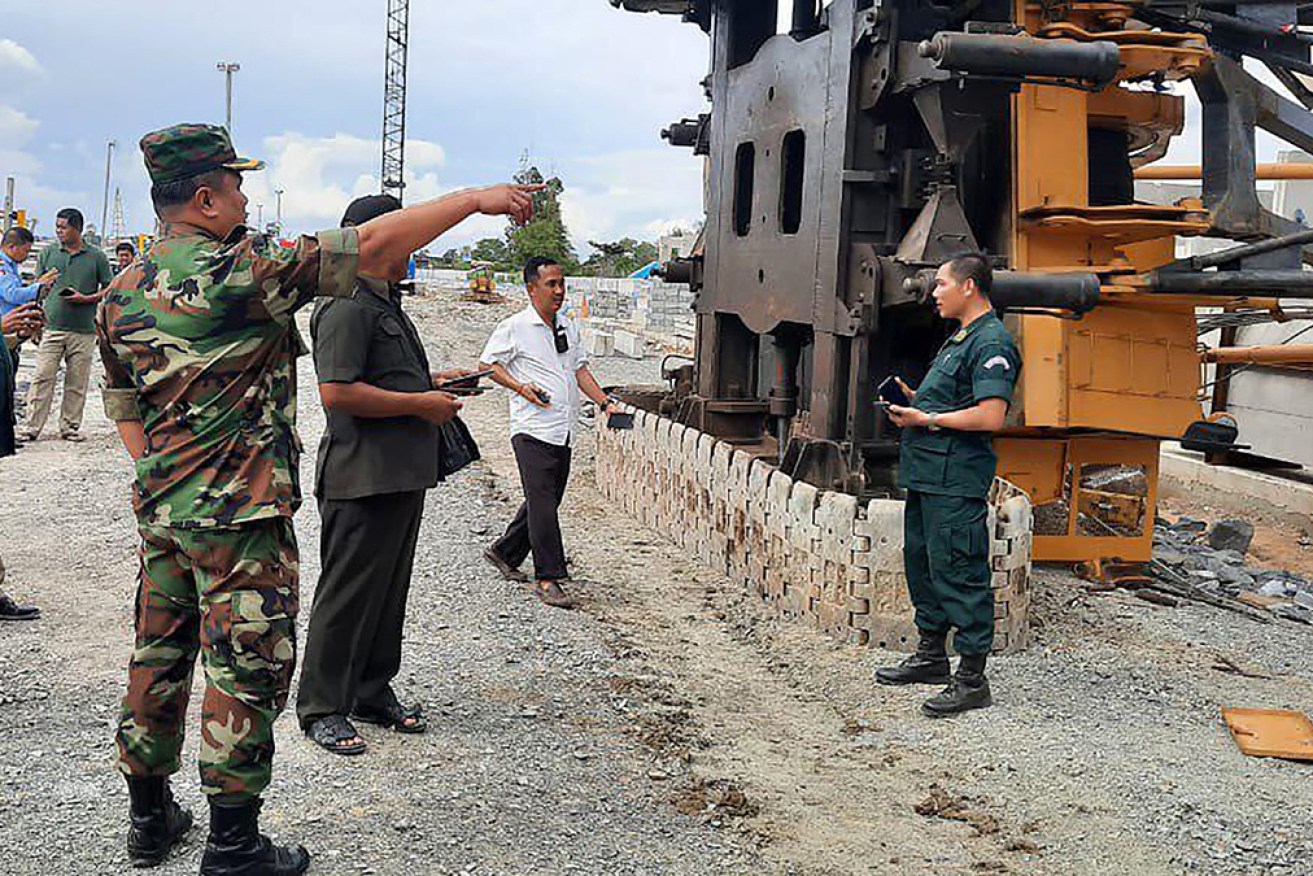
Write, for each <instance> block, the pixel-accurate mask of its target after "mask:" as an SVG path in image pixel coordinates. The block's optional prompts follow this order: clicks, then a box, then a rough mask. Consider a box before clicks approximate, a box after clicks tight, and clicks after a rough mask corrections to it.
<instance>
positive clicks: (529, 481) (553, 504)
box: [492, 435, 570, 581]
mask: <svg viewBox="0 0 1313 876" xmlns="http://www.w3.org/2000/svg"><path fill="white" fill-rule="evenodd" d="M511 447H512V448H513V449H514V450H515V462H516V463H517V464H518V465H519V467H520V484H521V486H523V487H524V504H523V505H521V506H520V510H519V511H518V512H516V514H515V519H514V520H512V521H511V525H510V526H508V527H506V534H505V535H503V536H502V537H501V538H500V539H498V540H497V543H496V544H494V545H493V546H492V549H493V552H494V553H496V554H497V556H499V557H501V558H502V559H503V560H505V561H506V562H507V563H509V564H510V565H511V566H512V567H514V568H519V566H520V564H521V563H523V562H524V560H525V558H526V557H528V556H529V553H530V552H532V553H533V573H534V577H535V578H537V579H538V580H539V581H561V580H563V579H565V578H567V577H569V575H568V573H567V572H566V570H565V545H564V544H563V543H562V541H561V521H560V518H559V517H558V516H557V509H558V508H560V506H561V499H562V498H564V497H565V485H566V483H567V482H568V481H569V480H570V448H569V447H568V446H566V447H558V446H556V445H555V444H548V443H547V442H546V441H539V440H538V439H537V438H530V437H529V436H528V435H515V436H513V437H512V438H511Z"/></svg>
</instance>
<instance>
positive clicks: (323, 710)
mask: <svg viewBox="0 0 1313 876" xmlns="http://www.w3.org/2000/svg"><path fill="white" fill-rule="evenodd" d="M400 209H401V202H400V201H398V200H397V199H396V198H394V197H392V196H391V195H371V196H369V197H364V198H358V199H357V200H355V201H353V202H352V203H351V205H350V206H349V207H347V210H346V214H345V215H344V216H343V217H342V226H343V227H344V228H351V227H356V226H359V225H364V224H365V223H366V222H368V221H369V220H371V219H374V218H377V217H379V216H383V215H385V214H388V213H392V212H395V211H397V210H400ZM402 300H403V296H402V294H401V289H400V288H399V287H398V286H397V284H395V283H388V282H386V281H383V280H371V279H368V278H363V277H362V278H361V279H360V280H359V281H358V282H357V286H356V294H355V297H353V298H346V299H325V300H322V301H319V302H318V303H316V304H315V312H314V315H313V316H312V317H311V319H310V333H311V337H312V339H313V348H314V355H315V372H316V374H317V375H318V378H319V397H320V400H321V401H322V402H323V405H324V410H325V412H326V414H327V420H328V423H327V428H325V430H324V437H323V440H322V441H321V442H320V444H319V460H318V464H317V465H316V466H315V472H316V476H315V495H316V496H317V497H318V500H319V517H320V520H321V521H322V524H321V525H322V527H323V528H322V531H321V533H320V538H319V550H320V570H321V571H320V574H319V583H318V584H316V585H315V601H314V605H313V606H312V607H311V609H310V625H309V630H308V632H307V634H306V647H305V660H304V661H303V662H302V665H301V684H300V688H299V689H298V692H297V697H296V714H297V718H298V720H299V721H300V723H301V729H302V730H304V731H305V733H306V735H307V736H309V737H310V738H311V739H312V740H314V742H315V743H317V744H318V745H320V746H322V747H323V748H325V749H327V750H328V751H331V752H333V753H334V754H343V755H354V754H363V753H364V751H365V748H366V743H365V740H364V739H363V738H361V737H360V735H359V734H358V733H357V732H356V728H355V725H353V724H352V723H351V719H352V718H353V717H354V718H356V719H358V720H361V721H365V722H368V723H371V724H381V725H383V726H385V727H389V728H392V729H394V730H397V731H398V732H401V733H423V732H424V731H425V730H426V729H428V725H427V723H426V722H425V720H424V713H423V711H422V710H421V709H420V707H419V706H411V707H407V706H403V705H401V702H400V701H399V700H398V698H397V694H396V693H395V692H394V691H393V689H392V680H393V679H394V678H395V677H396V675H397V673H398V672H399V671H400V669H401V639H402V630H403V628H404V626H405V620H406V598H407V596H408V594H409V592H410V576H411V571H412V569H413V565H414V560H415V546H416V544H417V542H418V540H419V528H420V522H421V519H422V517H423V514H424V496H425V492H426V491H427V490H429V489H431V488H432V487H435V486H437V484H438V480H439V478H440V472H439V442H440V440H441V438H440V433H439V430H438V426H439V425H441V424H442V423H445V422H447V421H448V420H450V419H452V418H453V417H455V416H456V414H457V412H458V411H459V410H460V408H461V403H460V402H459V401H457V399H456V397H455V396H453V395H450V394H449V393H446V392H438V391H436V390H435V389H434V385H435V383H438V382H441V381H443V380H452V379H455V378H458V377H463V376H465V375H466V374H468V372H465V371H446V372H442V373H439V374H434V373H433V372H431V371H430V370H429V361H428V357H427V355H426V354H425V352H424V342H423V341H422V340H421V339H420V336H419V330H418V329H416V328H415V324H414V323H413V322H411V320H410V317H409V316H407V315H406V312H405V310H403V308H402Z"/></svg>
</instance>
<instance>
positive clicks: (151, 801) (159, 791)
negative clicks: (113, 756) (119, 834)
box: [128, 776, 192, 867]
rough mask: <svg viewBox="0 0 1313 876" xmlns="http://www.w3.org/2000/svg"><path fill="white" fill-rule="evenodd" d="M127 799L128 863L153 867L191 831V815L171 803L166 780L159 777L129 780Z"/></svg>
mask: <svg viewBox="0 0 1313 876" xmlns="http://www.w3.org/2000/svg"><path fill="white" fill-rule="evenodd" d="M128 799H129V801H130V802H131V807H132V808H131V817H132V826H131V827H129V828H128V860H129V861H131V862H132V866H134V867H154V866H155V865H156V864H158V863H160V862H161V861H163V860H164V859H165V858H167V857H168V856H169V850H170V849H172V848H173V847H174V846H175V845H177V843H178V840H180V839H182V835H183V834H185V833H186V832H187V831H189V830H191V825H192V817H191V813H190V812H188V811H187V810H186V809H183V808H182V807H181V806H179V805H178V804H177V803H175V802H174V800H173V792H172V791H170V790H169V780H168V779H166V778H164V777H163V776H153V777H148V778H137V777H135V776H129V777H128Z"/></svg>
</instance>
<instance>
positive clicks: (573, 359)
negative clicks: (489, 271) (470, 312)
mask: <svg viewBox="0 0 1313 876" xmlns="http://www.w3.org/2000/svg"><path fill="white" fill-rule="evenodd" d="M556 324H557V326H558V327H559V328H560V329H561V331H563V332H564V333H565V336H566V338H567V339H569V342H570V348H569V349H568V350H566V351H565V352H564V353H558V352H556V334H555V332H553V331H552V327H551V326H549V325H548V324H547V323H545V322H543V319H542V317H541V316H539V315H538V311H536V310H534V309H533V305H529V306H528V307H526V308H525V309H524V310H522V311H520V312H519V313H517V314H515V316H512V317H509V318H507V319H504V320H502V321H501V322H500V323H498V325H497V328H496V329H494V330H493V333H492V337H490V338H488V343H487V345H486V346H485V347H484V348H483V354H482V355H480V356H479V361H480V362H483V363H485V364H488V365H492V364H497V365H501V366H502V367H504V368H505V369H506V370H507V371H509V372H510V374H511V376H512V377H514V378H515V379H516V380H518V381H519V382H520V383H532V384H534V385H535V386H537V387H538V388H539V389H543V390H546V391H547V393H548V395H550V396H551V407H548V408H540V407H538V406H537V405H535V404H533V403H532V402H530V401H529V400H527V399H526V398H524V397H523V396H521V395H515V394H512V395H511V434H512V435H529V436H531V437H533V438H537V439H538V440H539V441H545V442H547V443H548V444H555V445H556V446H558V447H563V446H565V445H566V444H569V443H571V441H570V439H571V438H572V437H573V435H574V430H575V426H576V423H577V422H578V420H579V407H580V403H581V401H582V399H581V398H580V395H581V393H580V391H579V380H578V378H577V377H576V374H577V372H578V371H579V369H580V368H582V367H584V366H585V365H587V364H588V355H587V354H586V353H585V352H584V348H583V344H581V343H580V342H579V331H578V329H576V328H575V326H574V323H572V322H571V321H570V320H568V319H566V318H565V317H564V316H562V315H560V314H558V315H557V317H556Z"/></svg>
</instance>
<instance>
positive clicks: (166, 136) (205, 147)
mask: <svg viewBox="0 0 1313 876" xmlns="http://www.w3.org/2000/svg"><path fill="white" fill-rule="evenodd" d="M141 151H142V154H143V155H144V156H145V158H146V170H147V172H149V173H150V181H151V182H152V183H170V182H177V181H178V180H180V179H187V178H188V177H192V176H199V175H200V174H202V173H208V172H210V171H212V170H218V169H219V168H226V169H228V170H237V171H241V170H263V169H264V162H263V161H260V160H259V159H257V158H242V157H239V156H238V155H237V150H235V149H233V141H232V140H231V139H230V138H229V136H228V131H227V130H226V129H224V128H222V127H220V126H219V125H202V124H184V125H173V126H172V127H169V128H164V129H162V130H159V131H152V132H151V133H149V134H147V135H146V136H145V137H142V138H141Z"/></svg>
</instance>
